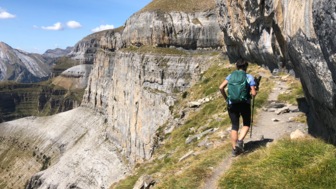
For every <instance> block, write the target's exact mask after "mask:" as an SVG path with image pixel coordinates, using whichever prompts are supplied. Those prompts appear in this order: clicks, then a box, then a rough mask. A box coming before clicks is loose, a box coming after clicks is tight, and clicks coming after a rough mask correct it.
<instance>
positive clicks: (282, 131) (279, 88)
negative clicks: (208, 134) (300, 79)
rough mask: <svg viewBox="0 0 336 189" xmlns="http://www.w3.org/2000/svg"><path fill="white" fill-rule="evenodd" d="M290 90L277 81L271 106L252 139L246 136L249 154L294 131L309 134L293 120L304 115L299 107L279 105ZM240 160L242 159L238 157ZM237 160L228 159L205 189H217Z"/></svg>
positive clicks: (262, 112) (260, 118)
mask: <svg viewBox="0 0 336 189" xmlns="http://www.w3.org/2000/svg"><path fill="white" fill-rule="evenodd" d="M287 90H288V86H287V84H286V82H285V81H283V80H280V79H279V81H277V83H276V87H275V88H273V90H272V92H271V94H270V95H269V98H268V101H269V105H267V106H266V107H264V108H263V109H262V110H260V112H259V113H258V117H256V118H255V121H254V123H253V127H252V137H250V133H248V135H247V136H246V138H245V140H244V142H245V150H246V151H247V153H249V152H252V151H253V150H255V149H256V148H258V147H260V146H263V145H266V144H267V143H269V142H272V141H274V140H278V139H279V138H281V137H283V136H289V135H290V134H291V133H293V132H294V131H297V130H299V131H301V133H307V130H308V128H307V125H306V124H302V123H298V122H295V121H293V118H294V117H296V116H298V115H299V114H302V113H301V112H298V107H297V106H290V105H286V104H281V103H277V102H276V101H277V98H278V95H279V94H280V93H282V92H285V91H287ZM238 158H240V157H238ZM235 159H236V158H233V157H231V154H230V156H229V157H226V158H225V159H224V160H223V161H222V162H221V163H220V164H219V165H218V166H217V167H216V168H215V169H214V171H213V174H212V176H211V177H210V178H209V179H208V180H207V181H206V183H205V184H204V185H203V187H202V188H203V189H215V188H217V183H218V180H219V179H220V178H221V176H222V175H223V174H224V173H225V172H226V171H227V170H228V169H229V168H230V166H231V164H232V162H233V161H234V160H235Z"/></svg>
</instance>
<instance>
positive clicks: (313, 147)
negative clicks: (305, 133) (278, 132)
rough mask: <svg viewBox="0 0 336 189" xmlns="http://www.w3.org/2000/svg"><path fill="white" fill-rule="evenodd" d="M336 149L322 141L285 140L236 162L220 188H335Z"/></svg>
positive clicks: (310, 139) (312, 139) (307, 139)
mask: <svg viewBox="0 0 336 189" xmlns="http://www.w3.org/2000/svg"><path fill="white" fill-rule="evenodd" d="M335 174H336V148H335V147H334V146H332V145H330V144H326V143H325V142H323V141H322V140H319V139H314V138H304V139H301V140H290V139H283V140H280V141H278V142H277V143H275V144H273V145H271V147H269V148H267V147H264V148H262V149H259V150H258V151H256V152H255V153H251V154H249V155H246V156H243V157H241V158H239V160H237V161H235V162H234V164H233V165H232V166H231V169H230V170H229V171H228V172H227V173H226V174H225V175H224V176H223V177H222V179H221V181H220V188H252V189H253V188H255V189H263V188H265V189H266V188H267V189H268V188H274V189H277V188H279V189H280V188H281V189H282V188H323V189H327V188H330V189H331V188H334V187H335V186H336V180H335Z"/></svg>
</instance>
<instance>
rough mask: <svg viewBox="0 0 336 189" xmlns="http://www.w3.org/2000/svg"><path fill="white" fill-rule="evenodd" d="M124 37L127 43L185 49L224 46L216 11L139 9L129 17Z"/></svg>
mask: <svg viewBox="0 0 336 189" xmlns="http://www.w3.org/2000/svg"><path fill="white" fill-rule="evenodd" d="M139 20H141V22H139ZM122 39H123V41H124V42H125V44H126V45H127V46H129V45H140V46H141V45H153V46H160V47H167V46H168V47H169V46H175V47H183V48H185V49H197V48H220V47H222V46H224V41H223V32H222V31H221V30H220V28H219V25H218V22H217V15H216V12H215V11H214V10H209V11H206V12H195V13H184V12H170V13H163V12H159V11H157V12H139V13H136V14H135V15H133V16H132V17H131V18H130V19H128V20H127V22H126V27H125V29H124V31H123V35H122Z"/></svg>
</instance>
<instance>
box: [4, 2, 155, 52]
mask: <svg viewBox="0 0 336 189" xmlns="http://www.w3.org/2000/svg"><path fill="white" fill-rule="evenodd" d="M150 2H151V0H30V1H29V0H0V41H2V42H5V43H7V44H8V45H10V46H11V47H13V48H17V49H21V50H24V51H27V52H34V53H44V52H45V51H46V50H47V49H54V48H63V49H64V48H66V47H68V46H73V45H75V44H76V43H77V42H78V41H79V40H81V39H82V38H84V37H85V36H87V35H89V34H91V33H93V32H94V31H98V30H99V29H101V28H113V27H114V28H117V27H119V26H122V25H123V24H124V23H125V21H126V20H127V19H128V18H129V17H130V16H131V15H132V14H134V13H135V12H137V11H138V10H140V9H141V8H143V7H144V6H146V5H147V4H148V3H150Z"/></svg>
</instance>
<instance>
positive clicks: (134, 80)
mask: <svg viewBox="0 0 336 189" xmlns="http://www.w3.org/2000/svg"><path fill="white" fill-rule="evenodd" d="M96 56H97V58H96V63H95V67H94V69H93V70H92V72H91V76H90V78H89V84H88V87H87V88H86V92H85V94H84V97H83V102H82V105H83V106H85V107H90V108H91V109H95V110H96V111H99V112H101V113H103V114H104V115H106V119H107V120H106V121H107V123H108V125H109V127H108V128H107V129H108V130H109V131H110V132H109V133H108V136H109V138H110V139H111V140H112V141H114V143H115V144H117V145H119V149H120V150H121V151H122V154H123V155H125V156H126V157H127V158H128V159H129V162H130V163H131V164H134V163H136V162H139V161H140V162H141V161H143V160H144V159H149V158H150V157H151V154H152V152H153V148H154V145H155V144H156V143H155V133H156V130H157V129H158V128H159V126H161V125H162V124H164V123H165V121H166V120H167V119H168V118H169V116H170V115H171V112H170V110H169V108H170V106H173V105H174V103H175V94H174V93H176V92H177V91H183V90H185V89H186V88H187V87H189V86H190V85H191V84H192V83H193V82H195V80H197V78H199V76H200V74H201V73H202V71H204V69H206V68H207V67H208V66H209V65H208V64H207V62H208V61H209V57H207V56H204V57H203V56H195V57H194V56H192V55H160V54H146V53H144V54H142V53H135V52H132V51H127V50H123V51H118V52H116V53H110V52H107V51H100V52H99V53H98V54H97V55H96Z"/></svg>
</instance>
